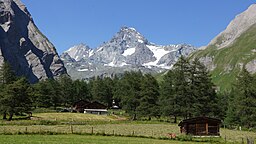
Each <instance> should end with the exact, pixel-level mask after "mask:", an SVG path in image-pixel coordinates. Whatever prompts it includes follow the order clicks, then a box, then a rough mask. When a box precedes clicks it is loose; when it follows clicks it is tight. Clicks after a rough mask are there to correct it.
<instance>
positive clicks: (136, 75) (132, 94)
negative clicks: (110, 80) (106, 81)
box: [114, 71, 143, 120]
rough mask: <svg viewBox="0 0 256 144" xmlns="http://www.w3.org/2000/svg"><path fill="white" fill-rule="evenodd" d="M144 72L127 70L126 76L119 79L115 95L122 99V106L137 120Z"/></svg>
mask: <svg viewBox="0 0 256 144" xmlns="http://www.w3.org/2000/svg"><path fill="white" fill-rule="evenodd" d="M142 79H143V75H142V73H141V72H140V71H139V72H134V71H132V72H125V74H124V77H123V78H122V79H121V80H120V81H119V83H118V88H116V90H115V94H114V97H115V98H117V99H120V105H121V107H122V108H123V109H124V110H126V112H128V113H129V114H130V115H132V119H133V120H136V119H137V115H138V107H139V105H140V100H141V94H140V91H141V81H142Z"/></svg>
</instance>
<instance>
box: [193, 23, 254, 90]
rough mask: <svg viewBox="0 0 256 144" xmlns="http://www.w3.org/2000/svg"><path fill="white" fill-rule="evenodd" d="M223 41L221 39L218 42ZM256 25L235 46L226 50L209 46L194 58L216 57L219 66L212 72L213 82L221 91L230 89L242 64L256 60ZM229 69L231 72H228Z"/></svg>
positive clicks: (195, 54)
mask: <svg viewBox="0 0 256 144" xmlns="http://www.w3.org/2000/svg"><path fill="white" fill-rule="evenodd" d="M220 41H221V37H220V38H219V40H218V42H217V43H219V42H220ZM255 49H256V25H254V26H252V27H251V28H250V29H248V30H247V31H246V32H245V33H243V34H242V35H241V36H240V37H239V38H238V39H237V40H236V41H235V43H234V44H232V45H231V46H228V47H226V48H222V49H217V48H216V46H213V45H212V46H209V47H208V48H206V49H205V50H201V51H198V52H196V53H194V54H193V55H192V57H198V58H201V57H206V56H209V57H214V64H215V65H216V66H217V67H216V68H215V69H214V70H213V71H212V72H211V74H212V78H213V82H214V83H215V84H216V85H218V86H220V87H221V90H224V89H230V88H231V85H232V83H234V82H235V79H236V76H237V74H238V73H239V72H240V68H241V64H247V63H248V62H250V61H252V60H253V59H256V53H255V52H252V50H255ZM227 67H230V68H231V70H230V71H227Z"/></svg>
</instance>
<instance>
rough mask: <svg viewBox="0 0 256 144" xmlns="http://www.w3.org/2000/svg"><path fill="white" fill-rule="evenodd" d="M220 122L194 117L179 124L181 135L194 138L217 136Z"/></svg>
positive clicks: (218, 120) (214, 119) (208, 118)
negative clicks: (188, 135) (189, 135)
mask: <svg viewBox="0 0 256 144" xmlns="http://www.w3.org/2000/svg"><path fill="white" fill-rule="evenodd" d="M220 124H221V120H220V119H216V118H210V117H195V118H190V119H185V120H183V121H181V122H180V123H179V126H180V131H181V133H185V134H191V135H196V136H219V135H220Z"/></svg>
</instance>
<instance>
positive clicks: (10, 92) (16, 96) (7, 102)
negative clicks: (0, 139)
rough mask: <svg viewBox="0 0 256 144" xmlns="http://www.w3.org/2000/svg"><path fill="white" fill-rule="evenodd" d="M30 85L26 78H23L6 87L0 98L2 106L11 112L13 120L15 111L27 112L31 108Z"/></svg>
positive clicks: (10, 118)
mask: <svg viewBox="0 0 256 144" xmlns="http://www.w3.org/2000/svg"><path fill="white" fill-rule="evenodd" d="M30 90H31V89H30V85H29V83H28V81H27V80H26V79H25V78H21V79H19V80H17V81H15V82H13V83H11V84H8V85H6V86H5V87H4V91H3V92H2V93H1V95H2V98H1V100H0V104H1V108H3V109H4V110H5V112H7V113H9V116H10V117H9V120H12V118H13V115H14V114H15V113H22V112H27V111H28V110H30V109H31V105H32V101H31V96H30V93H31V91H30Z"/></svg>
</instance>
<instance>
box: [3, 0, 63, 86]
mask: <svg viewBox="0 0 256 144" xmlns="http://www.w3.org/2000/svg"><path fill="white" fill-rule="evenodd" d="M5 60H6V61H8V62H9V63H10V64H11V66H12V68H13V69H14V70H15V72H16V74H17V75H18V76H26V77H27V78H28V79H29V81H30V82H32V83H35V82H37V81H38V80H41V79H46V78H53V77H56V76H59V75H61V74H64V73H66V69H65V67H64V64H63V62H62V61H61V59H60V58H59V56H58V54H57V52H56V50H55V47H54V46H53V44H52V43H51V42H50V41H49V40H48V39H47V38H46V37H45V36H44V35H43V34H42V33H41V32H40V31H39V29H38V28H37V27H36V25H35V23H34V21H33V19H32V17H31V15H30V13H29V12H28V10H27V8H26V7H25V6H24V4H22V3H21V1H20V0H0V65H2V64H3V62H4V61H5Z"/></svg>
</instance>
